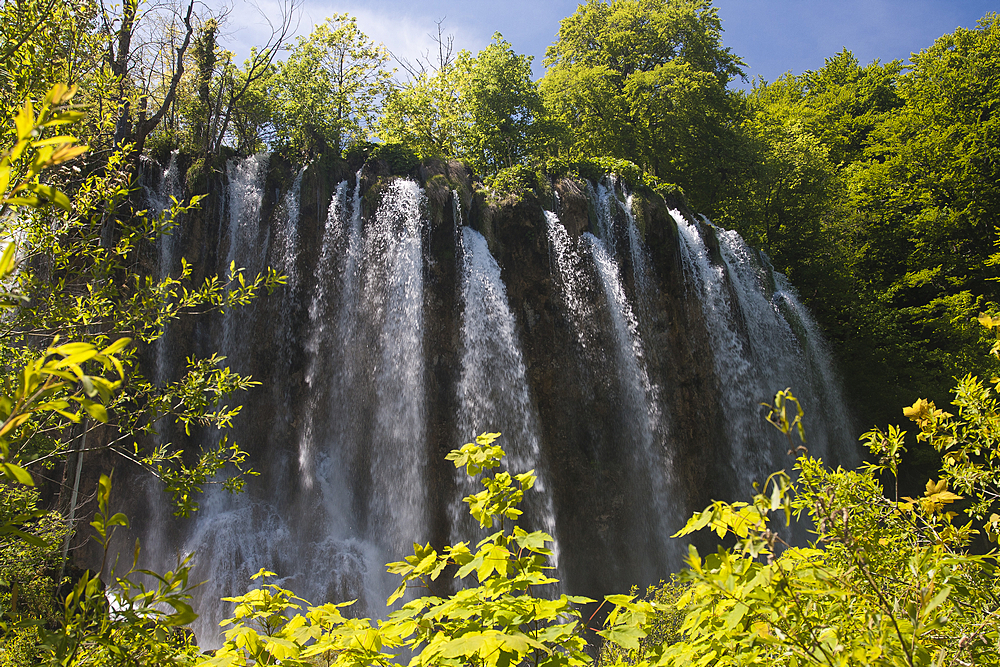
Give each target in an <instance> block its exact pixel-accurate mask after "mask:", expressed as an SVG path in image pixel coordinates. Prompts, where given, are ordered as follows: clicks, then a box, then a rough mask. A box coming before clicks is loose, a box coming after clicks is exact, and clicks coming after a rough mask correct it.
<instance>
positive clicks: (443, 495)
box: [125, 154, 856, 646]
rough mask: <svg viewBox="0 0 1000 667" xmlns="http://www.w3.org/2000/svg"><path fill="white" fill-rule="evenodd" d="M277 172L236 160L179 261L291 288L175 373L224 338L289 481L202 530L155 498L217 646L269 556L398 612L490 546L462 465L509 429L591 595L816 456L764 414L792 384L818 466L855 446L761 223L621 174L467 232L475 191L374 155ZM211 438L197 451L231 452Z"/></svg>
mask: <svg viewBox="0 0 1000 667" xmlns="http://www.w3.org/2000/svg"><path fill="white" fill-rule="evenodd" d="M271 162H272V161H271V160H269V158H268V156H267V155H266V154H260V155H255V156H252V157H249V158H245V159H241V160H236V159H234V160H230V161H229V162H228V163H227V166H226V179H227V180H226V187H225V188H223V189H221V190H220V194H221V195H222V196H221V197H220V201H219V202H218V203H217V205H216V207H215V211H216V212H217V213H215V214H216V215H218V216H219V217H218V219H213V218H212V217H211V216H212V215H213V213H212V212H211V211H207V210H203V211H200V212H194V213H192V214H191V215H190V216H189V217H190V220H191V224H190V225H189V226H188V225H185V227H184V228H183V229H182V230H179V231H183V232H184V233H183V234H178V235H177V236H176V238H174V239H173V240H174V241H176V245H175V246H171V245H169V244H168V243H165V242H161V245H160V247H159V249H158V252H159V253H160V256H159V263H158V268H157V269H156V271H157V272H158V273H160V274H162V275H166V274H165V273H163V272H164V271H166V270H169V268H167V267H168V265H172V264H173V263H176V262H177V261H179V258H180V257H181V256H182V255H184V256H189V257H190V256H193V254H194V252H195V251H197V250H201V251H203V252H201V253H200V257H201V258H202V260H201V261H202V262H203V263H205V264H204V265H199V269H201V270H202V272H203V273H205V274H206V275H224V274H226V273H227V272H228V269H229V266H230V265H231V264H232V263H235V265H236V267H237V268H239V267H244V268H245V269H246V271H247V273H248V274H250V275H256V274H257V273H258V272H261V271H263V270H264V269H265V267H267V266H272V267H274V268H275V269H276V270H277V271H279V272H280V273H282V274H284V275H286V276H287V283H286V284H285V285H284V286H282V287H280V288H279V289H278V290H276V291H275V293H274V294H273V295H270V296H269V295H260V296H259V297H258V299H257V300H255V302H254V303H253V304H252V305H251V306H250V307H246V308H240V309H234V310H233V311H231V312H226V313H224V314H221V315H217V316H214V317H212V318H207V319H203V320H199V321H198V323H197V324H195V325H192V326H189V327H187V328H186V329H181V328H180V327H178V329H177V330H176V331H174V330H172V331H171V332H170V340H171V347H170V350H169V354H166V353H164V354H163V356H162V358H161V357H160V356H157V357H156V359H153V360H151V361H152V362H155V363H156V365H157V368H158V369H159V370H157V371H156V372H157V373H158V377H159V376H160V375H159V374H161V373H162V377H163V378H167V377H170V378H176V377H178V376H179V375H180V372H181V368H180V364H181V363H182V362H183V360H184V358H185V356H186V355H188V354H197V355H202V356H204V355H205V354H207V353H209V352H212V351H218V352H220V353H221V354H224V355H225V356H227V358H228V359H227V361H226V365H229V366H230V367H231V368H232V369H233V370H234V371H236V372H239V373H243V374H247V373H251V374H253V376H254V379H255V380H257V381H259V382H261V383H262V386H261V387H258V388H255V389H254V390H252V391H250V392H248V393H247V394H246V395H243V396H239V397H236V398H235V399H234V400H237V401H239V402H240V403H242V404H243V405H244V409H243V412H242V413H241V414H240V415H239V417H238V418H237V419H236V420H235V421H234V428H233V430H232V433H231V435H232V438H233V440H234V441H235V442H237V443H238V444H240V445H241V446H242V447H243V448H244V449H246V450H247V451H248V452H249V453H250V456H251V461H252V465H253V466H254V467H255V468H256V469H257V470H258V471H260V473H261V475H260V477H255V478H252V479H250V480H248V485H247V491H246V492H245V493H244V494H243V495H240V496H235V497H233V496H230V495H228V494H226V493H223V492H221V491H218V490H212V491H208V492H207V493H206V494H204V497H203V498H202V499H201V509H200V511H199V512H198V513H197V514H196V516H195V517H194V518H193V519H190V520H186V521H175V520H172V519H171V518H170V517H169V516H168V515H169V513H170V511H169V508H167V507H166V506H165V505H164V504H163V502H162V500H158V499H157V498H158V497H156V496H153V495H150V496H148V500H146V501H145V502H146V506H145V507H144V508H142V509H139V510H137V512H138V514H137V515H136V516H135V519H134V525H136V526H137V527H139V526H141V527H142V528H137V529H136V530H137V536H138V537H141V538H142V540H143V544H144V545H146V546H145V547H144V549H145V551H144V553H145V554H147V555H149V556H150V557H152V558H154V559H155V560H156V562H154V563H150V564H149V565H150V566H151V567H152V569H157V570H166V569H171V568H173V567H175V565H176V562H175V560H174V558H175V557H179V556H183V555H186V554H188V553H192V552H193V553H194V554H195V556H194V558H195V561H194V562H195V571H194V573H193V575H192V576H193V578H195V579H197V580H199V581H200V580H206V581H207V582H208V583H207V584H205V585H204V586H203V587H201V588H199V589H198V591H197V593H196V600H195V604H196V608H197V609H198V610H199V613H200V614H201V617H200V618H199V620H198V622H197V624H196V626H195V631H196V633H197V636H198V639H199V641H200V643H201V644H202V645H203V646H213V645H218V643H219V628H218V622H219V621H220V620H221V619H223V618H227V617H228V616H230V615H231V611H232V608H231V605H230V603H224V602H220V599H221V598H223V597H228V596H232V595H238V594H241V593H243V592H245V591H246V590H247V589H248V587H250V586H251V585H254V584H253V582H251V579H250V577H251V576H252V575H253V574H254V573H256V572H257V571H258V570H259V569H260V568H261V567H264V568H267V569H269V570H272V571H274V572H277V573H278V574H279V576H280V577H281V578H280V579H279V583H282V584H283V585H285V586H286V587H288V588H291V589H292V590H295V591H296V592H297V593H299V594H300V595H302V596H303V597H304V598H306V599H309V600H310V601H312V602H315V603H322V602H327V601H337V602H340V601H345V600H351V599H357V600H358V603H357V604H356V605H355V606H353V607H351V608H350V609H351V611H352V613H356V614H359V615H375V616H379V615H384V614H385V613H386V611H385V606H384V601H385V599H386V597H387V596H388V595H389V593H390V592H391V591H392V590H393V589H394V588H395V586H396V584H397V583H398V578H397V577H395V576H391V575H388V574H387V573H386V571H385V567H384V564H385V563H387V562H390V561H396V560H399V559H400V558H402V557H403V556H405V555H407V554H408V553H412V551H411V549H412V543H413V542H419V543H421V544H423V543H426V542H431V543H432V544H433V545H434V546H435V547H436V548H440V547H442V546H444V545H445V544H447V543H454V542H456V541H460V540H462V541H467V540H476V539H478V537H479V536H480V535H481V534H482V533H481V532H480V531H479V529H478V527H477V526H475V524H474V522H472V521H471V520H470V519H469V517H468V513H467V512H468V510H467V507H466V505H465V504H464V503H462V502H461V499H462V497H463V496H466V495H469V494H470V493H475V492H477V491H479V490H480V489H481V486H479V484H478V483H477V482H473V481H471V480H469V479H468V478H467V477H466V476H465V475H464V474H462V473H461V472H460V471H456V470H455V469H454V467H453V466H452V465H451V464H450V462H447V461H444V455H445V453H446V452H447V451H449V450H451V449H455V448H458V447H460V446H461V445H462V444H463V443H465V442H468V441H470V440H471V439H473V438H474V437H475V435H476V434H478V433H481V432H483V431H499V432H501V433H502V434H503V435H502V437H501V439H500V440H499V441H498V444H499V445H500V446H501V447H502V448H503V449H504V451H505V452H506V453H507V459H506V461H505V466H506V467H507V468H508V469H510V470H511V471H512V472H515V473H517V472H522V471H525V470H528V469H532V468H533V469H535V471H536V474H537V475H538V480H537V482H536V486H535V489H534V490H533V491H532V492H530V493H528V494H527V495H526V498H525V501H524V503H523V506H522V509H523V510H524V512H525V513H524V515H523V517H522V523H523V526H524V528H526V529H528V530H539V529H540V530H544V531H545V532H548V533H549V534H551V535H553V536H554V537H555V538H556V540H557V545H558V547H557V554H558V571H557V573H556V575H557V576H559V577H560V579H562V580H563V584H562V586H563V590H565V591H566V592H568V593H572V594H581V595H589V596H600V595H603V594H605V593H615V592H626V591H627V590H628V588H629V587H630V586H631V585H632V584H633V583H634V584H638V585H640V586H644V585H647V584H650V583H655V582H656V581H658V580H659V579H660V578H663V577H666V576H668V574H669V572H671V571H675V570H677V569H678V568H679V567H681V566H682V564H683V562H682V556H683V552H684V550H685V545H684V544H682V543H681V542H679V541H675V540H670V539H669V535H670V534H672V533H673V532H675V531H676V530H677V529H678V528H679V527H680V526H681V525H682V524H683V522H684V521H685V520H686V518H687V517H688V516H690V513H691V512H692V511H695V510H700V509H702V508H703V507H704V506H705V505H706V504H707V503H708V502H709V501H710V500H711V499H712V498H713V497H720V498H725V499H727V500H736V499H745V498H746V497H747V494H748V493H750V492H752V489H751V487H750V484H751V482H752V481H754V480H760V479H761V478H762V477H761V476H762V475H766V474H768V473H770V472H771V471H773V470H777V469H780V468H787V467H788V460H787V457H785V451H786V449H787V446H786V444H785V443H784V442H783V441H782V439H781V437H780V436H779V434H777V432H776V431H775V430H774V429H773V428H772V427H771V426H770V425H768V424H767V423H766V422H764V420H763V416H762V410H761V408H760V406H759V404H760V403H761V402H764V401H770V400H771V399H772V398H773V396H774V392H775V391H777V390H779V389H784V388H785V387H789V386H790V387H792V390H793V392H794V393H795V395H796V396H798V397H799V398H800V399H801V400H802V402H803V406H804V408H805V410H806V434H807V437H808V438H809V442H808V443H807V446H808V447H809V448H810V451H811V452H812V453H814V454H817V455H821V456H823V457H825V458H829V459H830V460H831V462H833V463H839V462H843V463H845V464H849V463H852V462H853V461H854V460H855V459H852V456H854V454H853V449H852V448H853V446H854V443H855V442H856V435H855V434H853V433H852V431H851V427H850V422H849V418H848V415H847V411H846V410H845V409H844V404H843V400H842V398H841V396H840V391H839V389H838V386H837V379H836V374H835V369H834V368H833V364H832V363H831V358H830V353H829V351H828V350H827V348H826V345H825V343H824V342H823V341H822V338H821V337H820V336H819V333H818V328H817V326H816V324H815V322H814V321H813V319H812V318H811V317H810V315H809V313H808V312H807V310H806V309H805V308H804V307H803V306H802V304H801V302H800V301H799V300H798V298H797V296H796V294H795V292H794V290H793V289H792V288H791V286H790V285H789V284H788V282H787V281H786V280H785V279H784V277H782V276H781V275H780V274H775V273H774V272H773V270H772V269H771V267H770V266H769V265H768V264H767V262H766V258H762V257H761V256H760V255H759V254H757V253H754V252H753V251H752V250H751V249H750V248H748V247H747V246H746V244H745V243H744V242H743V240H742V239H741V238H740V237H739V235H737V234H735V233H734V232H728V231H725V230H721V229H717V228H715V227H713V226H711V224H710V223H708V222H707V221H704V222H697V221H691V220H688V219H686V218H684V217H683V216H682V215H681V214H680V213H678V212H677V211H672V212H669V213H668V211H667V209H666V208H664V207H663V203H662V202H660V203H659V204H658V205H659V206H660V208H659V209H656V211H658V213H657V212H656V211H653V213H651V210H652V209H651V208H650V206H651V204H650V203H649V202H650V199H649V198H648V197H647V195H645V194H643V195H642V196H641V197H640V195H639V194H636V196H635V198H633V196H632V194H631V193H630V192H629V191H628V190H627V189H626V188H625V187H624V186H623V185H622V184H621V183H619V182H618V181H616V180H615V179H614V178H613V177H608V178H605V179H602V180H600V181H598V182H596V183H595V184H591V185H589V187H581V185H579V184H574V185H573V186H572V187H571V188H570V187H567V188H564V189H563V190H562V195H561V196H557V197H555V199H556V200H557V202H558V206H559V211H560V212H559V214H558V215H557V214H556V213H553V212H551V211H542V210H541V208H540V207H537V206H535V207H534V208H531V206H534V204H532V205H531V206H528V205H527V204H523V203H522V204H519V205H518V206H516V207H515V206H509V207H507V208H504V206H503V205H497V206H494V205H493V204H487V205H483V206H481V205H480V204H479V203H476V202H477V201H478V200H477V199H476V198H475V196H474V197H473V200H472V201H473V204H472V205H471V206H470V207H468V208H467V209H466V210H467V211H468V212H470V218H471V219H470V220H468V221H463V220H462V213H463V210H462V207H461V206H460V204H459V196H458V192H457V191H456V189H458V188H459V185H458V184H457V183H455V182H453V181H448V179H447V178H446V179H445V180H446V181H448V183H449V185H448V186H447V187H442V183H441V178H442V177H439V176H430V177H427V178H426V179H425V182H426V187H427V190H426V191H425V190H424V189H423V188H422V187H421V186H420V185H418V183H416V182H414V181H412V180H405V179H399V178H393V177H387V176H385V175H379V173H376V172H373V171H371V170H370V168H369V167H366V168H364V169H362V170H361V171H358V172H357V173H354V174H353V175H352V173H351V172H350V171H349V170H346V169H344V168H343V165H341V166H338V167H337V168H336V169H331V168H330V167H329V165H327V166H325V167H324V166H322V165H321V164H320V163H321V161H317V163H314V164H312V165H309V166H308V167H306V168H304V169H302V170H298V171H294V170H292V169H291V168H288V167H287V165H284V164H281V160H278V159H275V160H274V161H273V162H274V163H275V164H271ZM324 169H325V170H326V171H324ZM365 169H369V171H365ZM269 170H270V175H269ZM175 176H176V156H175V157H173V158H172V160H171V163H170V165H168V167H167V169H166V170H164V172H163V176H162V177H161V178H160V179H159V186H158V189H157V190H156V192H153V193H151V199H152V198H153V196H154V195H155V197H158V198H159V199H158V200H157V201H160V202H161V203H162V202H165V201H168V200H169V194H170V193H174V192H180V191H181V189H180V186H179V181H177V180H175ZM265 182H268V183H272V182H279V183H284V184H285V185H284V190H283V191H282V190H281V189H279V190H277V191H275V192H274V193H273V194H274V196H273V197H271V196H270V195H271V194H272V193H271V192H270V189H269V191H268V192H267V193H266V195H267V196H265V192H264V183H265ZM307 184H308V185H307ZM463 187H464V186H463ZM452 188H456V189H452ZM584 190H586V191H587V194H588V195H589V199H587V198H585V195H584V194H583V191H584ZM449 195H450V196H449ZM637 201H638V203H636V202H637ZM491 207H492V208H491ZM206 208H207V207H206ZM657 215H658V216H659V217H657ZM198 216H201V217H198ZM675 228H676V232H677V233H676V234H675V233H674V229H675ZM198 230H200V231H198ZM206 230H207V231H206ZM213 233H217V234H218V236H217V237H216V236H212V234H213ZM196 234H202V236H197V235H196ZM166 238H170V237H165V239H166ZM647 240H648V241H649V242H648V243H647ZM161 241H163V239H161ZM194 243H199V244H201V245H200V246H199V247H198V248H194V249H193V248H192V246H191V245H190V244H194ZM668 246H669V247H668ZM185 253H189V254H186V255H185ZM163 349H165V348H163ZM161 366H162V368H161ZM208 430H209V429H204V430H203V431H202V432H196V433H194V434H193V435H192V436H191V438H190V439H189V440H186V439H184V438H185V436H183V435H182V434H179V436H178V437H179V438H180V440H179V441H178V442H179V444H181V445H182V446H185V447H188V446H190V447H191V448H194V447H195V446H197V445H199V444H201V443H211V442H212V441H213V438H216V439H217V436H218V434H217V433H215V432H206V431H208ZM709 494H712V495H709ZM135 495H136V496H137V497H138V496H140V495H141V494H135ZM144 497H145V496H144ZM135 502H136V503H141V502H143V500H142V499H141V498H137V499H136V500H135ZM125 509H130V508H125ZM443 585H447V584H443Z"/></svg>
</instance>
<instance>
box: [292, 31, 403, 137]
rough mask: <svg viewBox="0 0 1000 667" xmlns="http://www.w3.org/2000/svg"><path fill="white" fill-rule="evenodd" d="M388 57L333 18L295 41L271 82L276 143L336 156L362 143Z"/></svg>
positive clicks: (386, 77)
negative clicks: (279, 142)
mask: <svg viewBox="0 0 1000 667" xmlns="http://www.w3.org/2000/svg"><path fill="white" fill-rule="evenodd" d="M388 62H389V54H388V52H387V51H386V50H385V47H383V46H382V45H381V44H374V43H373V42H371V41H370V40H369V39H368V37H367V36H366V35H365V34H364V33H363V32H361V30H359V29H358V26H357V21H356V20H355V18H354V17H352V16H349V15H347V14H336V15H334V16H332V17H330V18H327V19H326V21H324V22H323V23H320V24H319V25H317V26H316V28H315V29H314V30H313V32H312V33H311V34H310V35H309V37H308V38H306V37H299V38H298V42H297V43H296V45H295V47H294V48H293V49H292V51H291V53H290V54H289V55H288V58H287V59H286V60H285V61H284V62H283V63H282V64H281V66H280V67H279V68H278V71H277V73H276V74H275V76H274V81H273V83H272V86H273V87H272V91H273V93H274V95H275V98H276V101H277V107H278V115H277V120H276V129H277V134H278V140H279V141H281V142H283V143H287V144H288V145H290V146H292V148H294V149H296V150H298V151H300V152H302V153H304V154H312V153H323V152H326V151H331V150H332V151H333V152H334V153H335V154H340V152H341V151H342V150H343V149H345V148H346V147H347V146H349V145H350V144H352V143H357V142H361V141H366V140H367V139H368V137H369V133H370V131H371V127H372V125H373V123H374V121H375V117H376V114H377V112H378V111H379V109H380V107H381V104H382V102H383V98H384V97H385V95H386V94H387V93H388V92H389V81H390V77H391V76H392V72H391V71H390V70H388V69H387V64H388Z"/></svg>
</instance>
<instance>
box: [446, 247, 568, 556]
mask: <svg viewBox="0 0 1000 667" xmlns="http://www.w3.org/2000/svg"><path fill="white" fill-rule="evenodd" d="M461 234H462V235H461V238H460V239H459V243H460V250H461V279H460V282H461V291H462V308H463V313H462V331H461V337H462V361H461V370H460V371H459V380H458V399H459V400H458V404H459V414H458V424H459V434H458V438H459V440H463V439H465V440H470V439H472V438H474V437H475V435H477V434H478V433H481V432H483V431H498V432H500V433H501V434H502V435H503V440H502V441H501V443H502V446H503V450H504V452H505V453H506V454H507V459H506V464H507V466H508V467H509V469H510V470H513V471H515V472H524V471H527V470H535V472H536V474H537V476H538V479H537V480H536V482H535V487H534V491H533V493H530V494H528V496H527V497H526V499H525V506H526V508H527V512H526V515H525V517H524V524H525V528H526V529H527V530H531V529H535V530H544V531H546V532H547V533H549V534H550V535H551V534H553V533H554V532H555V515H554V511H553V508H552V498H551V496H550V495H549V494H548V493H547V487H548V482H547V479H546V477H547V473H546V471H545V470H544V469H543V468H542V461H541V448H540V446H541V442H540V438H541V434H540V430H539V426H538V410H537V408H536V407H535V404H534V401H532V399H531V390H530V387H529V385H528V375H527V368H526V366H525V363H524V357H523V355H522V353H521V344H520V340H519V337H518V333H517V321H516V319H515V318H514V314H513V313H512V312H511V310H510V306H509V304H508V301H507V290H506V288H505V287H504V284H503V281H502V280H501V278H500V266H499V265H498V264H497V262H496V260H495V259H494V258H493V255H491V254H490V249H489V246H488V245H487V243H486V239H485V238H484V237H483V235H482V234H480V233H479V232H477V231H475V230H473V229H471V228H470V227H462V230H461ZM457 485H458V488H459V489H460V490H462V491H463V493H462V494H460V495H468V494H471V493H477V492H478V491H479V490H480V489H479V488H476V487H477V486H478V485H477V484H475V483H473V482H472V480H471V479H469V478H468V477H467V476H466V475H465V474H464V471H463V470H460V471H458V483H457ZM451 515H452V525H453V527H454V528H453V531H452V532H453V534H454V535H456V536H463V537H462V539H464V540H471V539H472V537H473V536H475V535H476V532H475V531H474V530H473V529H472V525H473V524H474V523H475V522H473V521H472V520H471V519H470V517H469V512H468V507H467V506H466V505H465V504H464V503H462V502H460V499H459V498H456V499H455V500H454V501H453V502H452V504H451ZM476 528H478V525H477V526H476ZM473 541H475V540H473ZM554 551H555V552H556V553H558V549H557V548H556V549H555V550H554Z"/></svg>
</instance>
